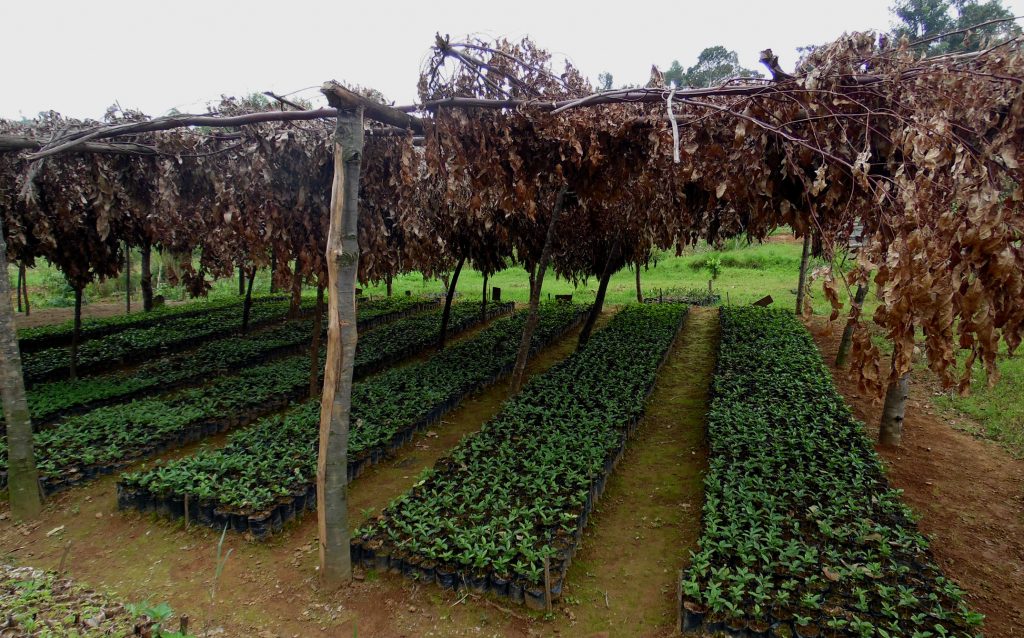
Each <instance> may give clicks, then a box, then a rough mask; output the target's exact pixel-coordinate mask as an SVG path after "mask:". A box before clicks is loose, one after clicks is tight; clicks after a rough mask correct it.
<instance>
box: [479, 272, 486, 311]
mask: <svg viewBox="0 0 1024 638" xmlns="http://www.w3.org/2000/svg"><path fill="white" fill-rule="evenodd" d="M484 321H487V275H486V274H485V275H484V291H483V293H482V294H481V296H480V322H481V323H483V322H484Z"/></svg>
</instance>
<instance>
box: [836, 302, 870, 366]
mask: <svg viewBox="0 0 1024 638" xmlns="http://www.w3.org/2000/svg"><path fill="white" fill-rule="evenodd" d="M867 296H868V287H867V286H866V285H864V284H860V285H858V286H857V292H856V293H855V294H854V295H853V305H854V306H855V307H856V308H857V312H858V313H859V312H860V308H861V307H862V306H863V305H864V299H865V298H866V297H867ZM851 345H853V320H852V319H851V320H849V321H847V322H846V327H845V328H843V338H842V339H840V340H839V350H838V351H837V352H836V367H837V368H841V367H843V366H844V365H846V359H847V357H849V356H850V346H851Z"/></svg>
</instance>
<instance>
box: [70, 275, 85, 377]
mask: <svg viewBox="0 0 1024 638" xmlns="http://www.w3.org/2000/svg"><path fill="white" fill-rule="evenodd" d="M81 336H82V288H81V287H79V286H76V287H75V328H74V330H72V331H71V373H70V376H71V380H72V381H74V380H75V379H77V378H78V341H79V339H81Z"/></svg>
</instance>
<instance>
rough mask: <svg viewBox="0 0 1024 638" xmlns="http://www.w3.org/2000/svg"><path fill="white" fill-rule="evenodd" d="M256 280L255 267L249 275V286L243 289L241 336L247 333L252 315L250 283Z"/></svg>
mask: <svg viewBox="0 0 1024 638" xmlns="http://www.w3.org/2000/svg"><path fill="white" fill-rule="evenodd" d="M255 279H256V266H255V265H253V267H252V272H251V273H249V285H248V286H246V288H245V302H244V303H243V304H242V334H245V333H247V332H249V315H250V314H251V313H252V282H253V281H254V280H255Z"/></svg>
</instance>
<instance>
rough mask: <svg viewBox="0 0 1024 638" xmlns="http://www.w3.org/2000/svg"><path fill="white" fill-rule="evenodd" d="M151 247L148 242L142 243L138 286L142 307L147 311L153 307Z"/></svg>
mask: <svg viewBox="0 0 1024 638" xmlns="http://www.w3.org/2000/svg"><path fill="white" fill-rule="evenodd" d="M152 257H153V247H152V246H150V245H149V242H148V241H147V242H146V243H144V244H142V277H141V278H140V279H139V287H140V288H141V289H142V309H143V310H144V311H146V312H149V311H150V310H152V309H153V264H152Z"/></svg>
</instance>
